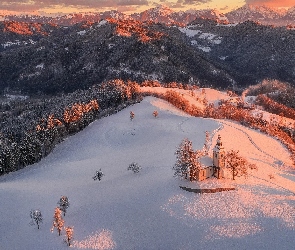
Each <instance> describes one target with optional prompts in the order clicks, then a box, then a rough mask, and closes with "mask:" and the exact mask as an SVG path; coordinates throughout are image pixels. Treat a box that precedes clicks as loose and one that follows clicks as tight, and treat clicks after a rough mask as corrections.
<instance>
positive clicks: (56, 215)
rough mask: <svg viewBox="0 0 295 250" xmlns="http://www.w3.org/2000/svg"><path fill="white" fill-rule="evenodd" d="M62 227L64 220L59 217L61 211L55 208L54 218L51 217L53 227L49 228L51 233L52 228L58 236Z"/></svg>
mask: <svg viewBox="0 0 295 250" xmlns="http://www.w3.org/2000/svg"><path fill="white" fill-rule="evenodd" d="M63 226H64V220H63V218H62V217H61V210H60V209H59V208H58V207H56V208H55V210H54V216H53V225H52V228H51V232H53V230H54V228H56V230H57V231H58V235H59V236H60V234H61V230H62V228H63Z"/></svg>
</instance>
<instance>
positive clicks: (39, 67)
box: [36, 63, 44, 70]
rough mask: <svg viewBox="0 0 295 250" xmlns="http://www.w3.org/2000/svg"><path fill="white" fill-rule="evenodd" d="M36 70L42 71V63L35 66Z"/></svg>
mask: <svg viewBox="0 0 295 250" xmlns="http://www.w3.org/2000/svg"><path fill="white" fill-rule="evenodd" d="M36 69H41V70H42V69H44V63H40V64H38V65H37V66H36Z"/></svg>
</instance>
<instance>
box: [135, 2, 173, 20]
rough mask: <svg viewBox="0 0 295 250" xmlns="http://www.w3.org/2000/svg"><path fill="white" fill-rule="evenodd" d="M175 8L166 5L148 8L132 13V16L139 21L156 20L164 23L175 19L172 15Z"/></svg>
mask: <svg viewBox="0 0 295 250" xmlns="http://www.w3.org/2000/svg"><path fill="white" fill-rule="evenodd" d="M173 13H174V12H173V10H171V9H169V8H168V7H165V6H159V7H156V8H152V9H148V10H146V11H143V12H141V13H136V14H132V15H131V17H132V18H134V19H135V20H138V21H142V22H145V21H154V22H163V23H168V24H169V23H173V22H174V19H173V18H172V17H171V16H172V14H173Z"/></svg>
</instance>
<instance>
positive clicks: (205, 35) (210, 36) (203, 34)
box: [199, 33, 216, 40]
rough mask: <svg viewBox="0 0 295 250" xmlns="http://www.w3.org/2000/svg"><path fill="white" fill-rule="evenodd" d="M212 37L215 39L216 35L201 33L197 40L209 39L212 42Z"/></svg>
mask: <svg viewBox="0 0 295 250" xmlns="http://www.w3.org/2000/svg"><path fill="white" fill-rule="evenodd" d="M214 37H216V35H214V34H212V33H202V34H201V35H200V36H199V38H201V39H209V40H212V39H213V38H214Z"/></svg>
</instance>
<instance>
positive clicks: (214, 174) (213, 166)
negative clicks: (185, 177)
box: [190, 135, 225, 181]
mask: <svg viewBox="0 0 295 250" xmlns="http://www.w3.org/2000/svg"><path fill="white" fill-rule="evenodd" d="M224 156H225V151H224V147H223V145H222V141H221V136H220V135H218V139H217V141H216V145H215V147H214V149H213V158H211V157H209V156H208V155H205V156H202V157H200V158H199V161H200V165H201V168H200V169H199V170H198V171H197V173H194V178H193V180H196V181H203V180H205V179H208V178H217V179H221V178H223V177H224V172H225V171H224V168H225V158H224ZM191 176H192V174H191ZM190 179H191V180H192V178H191V177H190Z"/></svg>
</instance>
